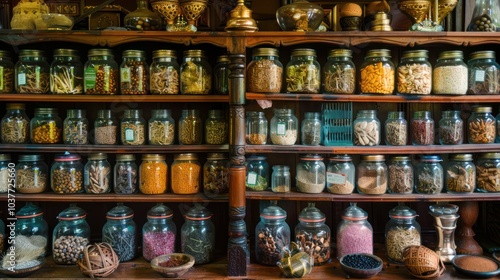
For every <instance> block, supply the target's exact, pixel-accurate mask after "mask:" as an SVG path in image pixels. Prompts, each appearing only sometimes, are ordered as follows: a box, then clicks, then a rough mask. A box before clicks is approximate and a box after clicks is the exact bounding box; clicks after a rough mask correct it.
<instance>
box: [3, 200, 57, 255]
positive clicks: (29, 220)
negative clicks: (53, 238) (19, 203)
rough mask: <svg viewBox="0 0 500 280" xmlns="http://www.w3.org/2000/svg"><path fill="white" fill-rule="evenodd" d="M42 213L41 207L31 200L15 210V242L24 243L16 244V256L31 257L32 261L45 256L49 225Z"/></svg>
mask: <svg viewBox="0 0 500 280" xmlns="http://www.w3.org/2000/svg"><path fill="white" fill-rule="evenodd" d="M43 213H44V212H43V210H42V208H40V207H39V206H38V205H36V204H34V203H33V202H26V204H25V205H24V206H23V207H22V208H21V209H19V210H18V211H17V212H16V222H15V241H16V244H24V245H26V246H16V248H15V253H16V256H17V255H19V256H25V257H26V258H31V260H32V261H33V262H36V261H39V257H45V256H46V254H47V252H48V244H49V242H48V241H49V226H48V224H47V221H45V219H44V218H43ZM11 234H12V233H11ZM10 236H12V235H10Z"/></svg>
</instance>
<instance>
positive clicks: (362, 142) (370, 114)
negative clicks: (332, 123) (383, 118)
mask: <svg viewBox="0 0 500 280" xmlns="http://www.w3.org/2000/svg"><path fill="white" fill-rule="evenodd" d="M353 127H354V145H356V146H377V145H379V144H380V121H379V119H378V118H377V111H376V110H360V111H359V112H358V114H357V115H356V119H355V120H354V122H353Z"/></svg>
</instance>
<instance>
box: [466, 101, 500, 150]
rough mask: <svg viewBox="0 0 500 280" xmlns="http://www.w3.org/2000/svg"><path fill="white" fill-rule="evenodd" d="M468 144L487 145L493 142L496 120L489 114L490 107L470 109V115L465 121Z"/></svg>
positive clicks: (495, 133)
mask: <svg viewBox="0 0 500 280" xmlns="http://www.w3.org/2000/svg"><path fill="white" fill-rule="evenodd" d="M467 128H468V131H469V144H489V143H493V142H495V138H496V135H497V132H496V119H495V117H493V115H492V114H491V107H480V106H474V107H472V114H471V115H470V117H469V119H468V120H467Z"/></svg>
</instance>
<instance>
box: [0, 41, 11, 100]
mask: <svg viewBox="0 0 500 280" xmlns="http://www.w3.org/2000/svg"><path fill="white" fill-rule="evenodd" d="M11 57H12V54H11V53H10V52H8V51H4V50H0V71H1V74H0V93H13V92H14V63H13V62H12V59H11Z"/></svg>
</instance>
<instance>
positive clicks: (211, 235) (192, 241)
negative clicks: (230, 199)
mask: <svg viewBox="0 0 500 280" xmlns="http://www.w3.org/2000/svg"><path fill="white" fill-rule="evenodd" d="M184 218H185V222H184V224H183V225H182V228H181V251H182V252H183V253H186V254H190V255H191V256H193V257H194V263H195V264H204V263H209V262H211V261H212V260H213V259H214V252H215V226H214V224H213V222H212V220H211V218H212V213H211V212H210V211H208V209H207V208H205V207H204V206H202V205H200V204H195V205H194V206H193V207H192V208H191V209H189V211H187V213H186V214H185V215H184Z"/></svg>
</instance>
